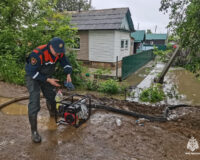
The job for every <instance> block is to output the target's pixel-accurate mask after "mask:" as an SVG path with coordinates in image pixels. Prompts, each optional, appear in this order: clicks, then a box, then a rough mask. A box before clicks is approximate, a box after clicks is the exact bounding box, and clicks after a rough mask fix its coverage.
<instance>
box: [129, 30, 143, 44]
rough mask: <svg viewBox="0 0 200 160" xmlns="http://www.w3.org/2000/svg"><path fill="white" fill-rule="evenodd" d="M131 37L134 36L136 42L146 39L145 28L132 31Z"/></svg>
mask: <svg viewBox="0 0 200 160" xmlns="http://www.w3.org/2000/svg"><path fill="white" fill-rule="evenodd" d="M131 37H133V38H134V42H142V41H144V39H145V30H137V31H135V32H132V33H131Z"/></svg>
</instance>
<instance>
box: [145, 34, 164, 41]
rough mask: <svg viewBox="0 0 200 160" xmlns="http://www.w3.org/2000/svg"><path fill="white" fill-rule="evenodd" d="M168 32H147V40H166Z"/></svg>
mask: <svg viewBox="0 0 200 160" xmlns="http://www.w3.org/2000/svg"><path fill="white" fill-rule="evenodd" d="M166 39H167V34H146V40H166Z"/></svg>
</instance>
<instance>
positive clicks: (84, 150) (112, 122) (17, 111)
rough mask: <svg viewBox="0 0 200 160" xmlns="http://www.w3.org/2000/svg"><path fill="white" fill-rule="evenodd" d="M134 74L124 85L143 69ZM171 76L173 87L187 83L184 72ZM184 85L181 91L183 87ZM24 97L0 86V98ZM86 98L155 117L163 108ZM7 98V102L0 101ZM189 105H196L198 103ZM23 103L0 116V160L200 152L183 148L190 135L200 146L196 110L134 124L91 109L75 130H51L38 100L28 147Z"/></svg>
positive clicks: (186, 159)
mask: <svg viewBox="0 0 200 160" xmlns="http://www.w3.org/2000/svg"><path fill="white" fill-rule="evenodd" d="M140 71H141V73H140V72H138V74H137V75H138V77H136V78H135V79H134V80H133V79H130V81H132V80H133V82H134V83H135V84H138V83H139V82H140V81H142V79H144V77H145V76H144V75H145V74H147V73H146V72H147V70H145V69H143V70H140ZM176 72H177V73H176ZM173 73H175V74H177V75H178V76H177V77H176V76H172V77H173V78H174V80H175V79H176V78H178V79H179V78H180V82H179V81H177V82H178V83H177V85H181V84H182V83H183V82H182V81H181V79H187V78H186V77H185V76H187V74H188V73H187V72H186V73H185V76H183V77H182V75H183V71H180V70H174V71H170V74H172V75H173ZM169 76H170V75H169ZM184 77H185V78H184ZM187 82H189V79H187ZM134 83H133V85H134ZM192 83H194V87H195V86H196V85H195V82H194V81H192ZM191 86H192V85H190V87H191ZM185 87H186V88H187V85H186V84H185ZM195 88H197V86H196V87H195ZM181 89H182V88H181V87H178V90H179V91H180V92H182V91H183V90H184V89H183V90H181ZM196 91H198V89H197V90H192V93H193V96H194V97H195V94H197V92H196ZM187 92H188V91H186V92H184V91H183V92H182V93H181V94H185V95H186V93H187ZM27 94H28V93H27V90H26V88H25V87H20V86H15V85H10V84H7V83H3V82H0V97H9V98H13V97H21V96H23V95H27ZM188 94H191V93H188ZM196 96H199V95H198V94H197V95H196ZM186 97H187V96H186ZM187 98H188V99H189V97H187ZM92 99H93V102H96V103H101V104H105V105H109V106H113V107H116V108H121V109H125V110H128V111H133V112H137V113H141V114H146V115H153V116H157V115H161V114H162V113H163V110H164V109H165V106H154V107H153V106H148V105H140V104H137V103H135V102H127V101H120V100H116V99H112V98H105V97H104V98H97V97H94V96H93V97H92ZM7 100H8V99H7V98H1V100H0V101H1V102H0V103H3V102H5V101H7ZM192 103H194V104H195V103H197V104H198V100H195V101H193V102H192ZM27 104H28V101H22V102H20V103H17V104H13V105H12V106H8V107H6V108H4V109H3V110H1V112H0V122H1V123H0V160H63V159H65V160H174V159H176V160H179V159H180V160H199V159H200V149H198V148H196V149H195V150H194V151H191V150H189V149H188V148H187V146H188V144H189V146H191V145H192V144H190V143H189V140H190V139H191V138H192V137H194V138H195V139H196V141H197V142H199V143H200V116H199V115H200V108H199V107H195V106H188V107H182V108H177V109H175V110H173V112H176V115H178V116H177V117H176V118H173V120H170V121H168V122H165V123H161V122H149V121H142V122H140V123H138V119H136V118H134V117H129V116H124V115H119V114H114V113H111V112H108V111H103V110H93V111H92V115H91V118H90V119H89V120H88V121H87V122H86V123H85V124H83V125H82V126H81V127H79V128H77V129H76V128H74V127H71V126H63V125H60V126H57V125H56V124H55V122H54V119H53V118H50V117H49V114H48V111H47V109H46V106H45V101H44V100H41V111H40V112H39V116H38V129H39V133H40V134H41V136H42V143H41V144H34V143H32V142H31V134H30V126H29V123H28V117H27V115H26V113H27V108H26V107H25V106H27ZM11 111H12V112H11ZM182 113H184V114H182ZM187 153H189V154H187Z"/></svg>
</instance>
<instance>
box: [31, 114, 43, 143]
mask: <svg viewBox="0 0 200 160" xmlns="http://www.w3.org/2000/svg"><path fill="white" fill-rule="evenodd" d="M29 122H30V125H31V133H32V137H31V138H32V141H33V142H34V143H40V142H41V136H40V135H39V133H38V131H37V116H29Z"/></svg>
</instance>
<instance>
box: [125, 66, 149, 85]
mask: <svg viewBox="0 0 200 160" xmlns="http://www.w3.org/2000/svg"><path fill="white" fill-rule="evenodd" d="M152 65H153V62H150V63H148V64H147V65H146V66H144V67H142V68H141V69H139V70H138V71H136V72H135V73H133V74H131V75H130V76H129V77H128V78H127V79H125V80H124V81H123V82H122V84H123V83H125V84H128V85H130V86H136V85H138V84H139V83H140V82H141V81H142V80H143V79H144V78H145V77H146V76H147V75H148V74H149V72H150V71H151V70H152Z"/></svg>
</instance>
